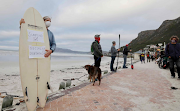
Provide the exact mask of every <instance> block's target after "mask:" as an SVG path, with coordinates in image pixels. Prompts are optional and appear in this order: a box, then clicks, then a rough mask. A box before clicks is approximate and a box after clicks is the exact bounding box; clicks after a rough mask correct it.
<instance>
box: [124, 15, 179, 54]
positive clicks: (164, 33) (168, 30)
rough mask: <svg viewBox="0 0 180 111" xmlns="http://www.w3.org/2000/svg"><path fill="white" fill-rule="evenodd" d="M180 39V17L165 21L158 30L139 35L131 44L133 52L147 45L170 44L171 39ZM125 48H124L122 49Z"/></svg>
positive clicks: (143, 32)
mask: <svg viewBox="0 0 180 111" xmlns="http://www.w3.org/2000/svg"><path fill="white" fill-rule="evenodd" d="M172 35H177V36H178V37H180V17H179V18H177V19H174V20H165V21H164V22H163V23H162V24H161V26H160V27H159V28H158V29H156V30H146V31H142V32H140V33H139V34H138V37H137V38H135V39H133V40H132V41H131V42H130V43H129V47H130V48H131V49H132V51H133V52H135V51H138V50H140V49H142V48H144V47H145V46H146V45H150V44H158V43H163V42H166V44H167V43H169V42H170V40H169V39H170V37H171V36H172ZM122 48H123V47H122Z"/></svg>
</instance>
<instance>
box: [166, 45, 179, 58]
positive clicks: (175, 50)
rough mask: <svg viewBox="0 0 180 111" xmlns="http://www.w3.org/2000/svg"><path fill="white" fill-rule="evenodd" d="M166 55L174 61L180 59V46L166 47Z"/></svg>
mask: <svg viewBox="0 0 180 111" xmlns="http://www.w3.org/2000/svg"><path fill="white" fill-rule="evenodd" d="M165 54H166V56H167V57H169V56H171V58H172V59H178V58H179V56H180V44H179V43H177V44H176V45H173V44H171V43H169V44H167V45H166V49H165Z"/></svg>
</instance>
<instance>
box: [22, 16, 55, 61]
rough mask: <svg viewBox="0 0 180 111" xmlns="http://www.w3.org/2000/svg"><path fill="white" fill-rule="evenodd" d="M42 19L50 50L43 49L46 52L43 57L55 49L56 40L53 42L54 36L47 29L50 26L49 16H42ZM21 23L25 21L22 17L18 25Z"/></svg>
mask: <svg viewBox="0 0 180 111" xmlns="http://www.w3.org/2000/svg"><path fill="white" fill-rule="evenodd" d="M43 20H44V23H45V25H46V28H47V33H48V37H49V45H50V50H45V51H46V54H45V55H44V57H49V56H50V55H51V53H53V52H54V51H55V49H56V42H55V37H54V35H53V33H52V32H51V31H50V30H49V29H48V28H49V27H50V26H51V18H50V17H49V16H45V17H43ZM22 23H25V21H24V19H23V18H22V19H21V20H20V26H21V24H22Z"/></svg>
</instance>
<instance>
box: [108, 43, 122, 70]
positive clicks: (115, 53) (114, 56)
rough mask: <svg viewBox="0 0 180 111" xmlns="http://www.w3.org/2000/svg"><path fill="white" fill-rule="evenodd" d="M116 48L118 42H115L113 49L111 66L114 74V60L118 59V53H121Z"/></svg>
mask: <svg viewBox="0 0 180 111" xmlns="http://www.w3.org/2000/svg"><path fill="white" fill-rule="evenodd" d="M115 46H116V42H115V41H113V42H112V47H111V64H110V69H111V71H113V72H115V70H114V68H113V64H114V60H115V58H116V55H117V53H118V52H119V51H120V49H116V48H115Z"/></svg>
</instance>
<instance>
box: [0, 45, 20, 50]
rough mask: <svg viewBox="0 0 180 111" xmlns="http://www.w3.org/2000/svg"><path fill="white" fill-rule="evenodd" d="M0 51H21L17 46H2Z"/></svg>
mask: <svg viewBox="0 0 180 111" xmlns="http://www.w3.org/2000/svg"><path fill="white" fill-rule="evenodd" d="M0 49H6V50H19V47H17V46H0Z"/></svg>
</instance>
